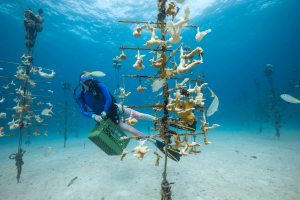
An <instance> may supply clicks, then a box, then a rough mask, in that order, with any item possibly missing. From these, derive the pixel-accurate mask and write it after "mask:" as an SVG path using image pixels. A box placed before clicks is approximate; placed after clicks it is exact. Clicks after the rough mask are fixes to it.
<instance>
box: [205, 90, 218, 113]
mask: <svg viewBox="0 0 300 200" xmlns="http://www.w3.org/2000/svg"><path fill="white" fill-rule="evenodd" d="M207 88H208V89H209V90H210V92H211V96H212V97H215V98H214V100H213V102H212V103H211V105H210V106H209V108H208V110H207V117H209V116H211V115H213V114H214V113H215V112H217V111H218V107H219V99H218V97H217V96H216V95H215V94H214V93H213V91H212V90H211V89H210V88H209V87H207Z"/></svg>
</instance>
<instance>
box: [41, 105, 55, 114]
mask: <svg viewBox="0 0 300 200" xmlns="http://www.w3.org/2000/svg"><path fill="white" fill-rule="evenodd" d="M52 108H53V107H51V108H49V109H47V108H45V109H44V110H43V111H42V115H48V114H49V112H51V113H52V114H54V113H53V112H52Z"/></svg>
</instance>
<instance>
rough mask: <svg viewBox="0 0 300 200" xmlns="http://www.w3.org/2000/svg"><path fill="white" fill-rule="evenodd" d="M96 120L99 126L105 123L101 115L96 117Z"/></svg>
mask: <svg viewBox="0 0 300 200" xmlns="http://www.w3.org/2000/svg"><path fill="white" fill-rule="evenodd" d="M94 120H95V121H96V122H97V123H99V124H102V123H103V122H104V118H102V117H101V116H100V115H95V116H94Z"/></svg>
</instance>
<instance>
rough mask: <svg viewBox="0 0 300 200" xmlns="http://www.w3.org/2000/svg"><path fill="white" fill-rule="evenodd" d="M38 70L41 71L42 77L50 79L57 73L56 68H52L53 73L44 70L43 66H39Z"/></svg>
mask: <svg viewBox="0 0 300 200" xmlns="http://www.w3.org/2000/svg"><path fill="white" fill-rule="evenodd" d="M38 72H39V75H40V76H42V77H44V78H48V79H49V78H53V76H54V75H55V72H54V70H52V73H51V74H47V73H44V72H42V68H41V67H39V70H38Z"/></svg>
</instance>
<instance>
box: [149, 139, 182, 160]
mask: <svg viewBox="0 0 300 200" xmlns="http://www.w3.org/2000/svg"><path fill="white" fill-rule="evenodd" d="M148 141H150V142H152V143H153V144H155V146H157V148H158V149H159V150H160V151H161V152H163V153H164V154H165V143H164V142H161V141H159V140H156V139H153V138H150V139H148ZM179 152H180V151H179V150H178V149H172V147H171V146H170V145H169V147H168V157H169V158H171V159H172V160H174V161H176V162H178V161H179V160H180V157H181V154H179Z"/></svg>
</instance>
